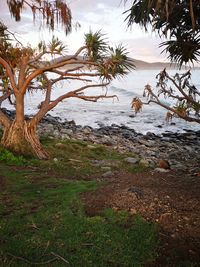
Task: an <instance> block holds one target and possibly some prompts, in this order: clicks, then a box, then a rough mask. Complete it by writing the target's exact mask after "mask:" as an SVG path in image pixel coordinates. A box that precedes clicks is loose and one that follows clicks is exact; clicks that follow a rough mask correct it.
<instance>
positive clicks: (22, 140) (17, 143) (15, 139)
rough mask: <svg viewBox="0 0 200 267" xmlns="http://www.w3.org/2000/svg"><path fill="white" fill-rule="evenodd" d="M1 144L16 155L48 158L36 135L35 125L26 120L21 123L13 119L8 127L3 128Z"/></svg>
mask: <svg viewBox="0 0 200 267" xmlns="http://www.w3.org/2000/svg"><path fill="white" fill-rule="evenodd" d="M1 144H2V145H3V146H4V147H5V148H6V149H8V150H10V151H12V152H13V153H15V154H18V155H24V156H35V157H37V158H39V159H48V158H49V155H48V153H47V152H46V151H45V149H44V148H43V147H42V145H41V143H40V141H39V138H38V136H37V133H36V125H33V124H30V123H29V122H26V121H24V122H23V123H17V122H16V121H13V123H12V124H11V126H10V127H9V128H5V129H4V134H3V137H2V140H1Z"/></svg>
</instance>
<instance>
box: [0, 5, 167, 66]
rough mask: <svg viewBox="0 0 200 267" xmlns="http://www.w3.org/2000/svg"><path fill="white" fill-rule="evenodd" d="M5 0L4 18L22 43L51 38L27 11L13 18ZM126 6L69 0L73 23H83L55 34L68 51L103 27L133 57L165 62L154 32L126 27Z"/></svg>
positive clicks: (113, 42)
mask: <svg viewBox="0 0 200 267" xmlns="http://www.w3.org/2000/svg"><path fill="white" fill-rule="evenodd" d="M6 2H7V1H6V0H0V10H1V19H2V20H3V22H4V23H5V24H6V25H7V26H8V27H9V29H10V30H12V31H13V32H15V33H17V34H18V35H17V36H18V38H19V39H20V41H21V42H23V43H30V44H31V45H33V46H34V45H36V43H37V42H38V41H40V40H42V39H46V40H47V39H50V38H51V33H49V32H48V31H47V30H44V29H41V27H40V26H39V24H36V25H34V23H33V20H32V15H31V14H30V12H28V10H25V12H23V14H22V21H21V22H18V23H16V22H15V21H14V19H12V18H11V16H10V13H9V11H8V8H7V4H6ZM128 2H129V1H127V4H126V5H125V6H124V1H123V0H96V1H94V0H71V1H70V0H69V2H68V3H69V6H70V8H71V11H72V17H73V24H75V23H76V22H78V23H80V25H81V27H80V29H78V30H75V28H73V31H72V33H70V34H69V35H68V36H67V37H66V36H65V34H64V33H63V31H62V30H61V29H60V30H59V29H57V30H56V32H55V35H57V36H58V37H59V38H61V39H62V40H63V41H64V42H65V43H66V44H67V47H68V50H69V53H72V52H73V51H75V50H76V49H77V48H78V47H80V46H81V45H82V42H83V37H84V33H87V32H88V31H89V30H90V29H91V30H92V31H97V30H101V31H102V33H105V34H106V36H107V37H108V39H109V41H110V44H111V45H117V44H121V43H122V44H123V45H124V46H125V47H126V48H127V49H128V51H129V52H130V56H131V57H133V58H135V59H140V60H144V61H148V62H155V61H166V55H164V54H163V55H161V54H160V52H161V49H159V47H158V46H159V43H160V39H159V38H156V37H155V35H153V34H151V33H148V34H147V33H145V32H144V30H142V29H141V28H140V27H138V26H136V25H133V26H132V28H131V29H127V25H126V22H124V20H125V18H126V15H124V14H123V12H124V11H125V10H127V9H128V7H129V5H128Z"/></svg>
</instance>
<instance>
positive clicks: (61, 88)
mask: <svg viewBox="0 0 200 267" xmlns="http://www.w3.org/2000/svg"><path fill="white" fill-rule="evenodd" d="M176 72H177V71H175V70H170V71H169V73H170V74H175V73H176ZM179 72H181V73H183V72H185V71H179ZM158 73H159V70H136V71H132V72H131V73H130V74H129V75H127V76H126V77H125V78H122V79H116V80H114V81H113V82H112V84H111V85H109V86H108V87H107V88H104V89H102V88H101V87H98V88H88V89H87V90H86V91H85V95H99V94H105V93H106V94H107V95H116V96H117V97H115V98H113V99H110V98H109V99H100V100H98V102H88V101H83V100H81V99H76V98H69V99H66V100H63V101H62V102H61V103H60V104H58V105H57V106H56V107H55V108H54V109H53V110H52V111H50V112H49V113H50V114H51V115H53V116H58V117H60V118H61V119H62V120H65V119H67V120H74V121H75V122H76V124H78V125H82V126H85V125H89V126H91V127H95V128H98V127H100V126H102V125H105V126H107V125H112V124H117V125H125V126H127V127H129V128H132V129H134V130H136V131H137V132H141V133H146V132H153V133H157V134H159V133H162V132H165V131H171V132H184V131H185V130H200V124H198V123H191V122H186V121H184V120H182V119H178V118H173V120H172V122H167V121H166V120H165V116H166V110H165V109H163V108H162V107H160V106H159V105H156V104H150V105H145V106H143V108H142V111H141V112H140V113H138V114H137V115H135V113H134V111H133V110H132V108H131V101H132V99H133V98H134V97H142V95H143V90H144V86H145V85H146V84H150V85H151V86H152V87H153V88H155V86H156V81H157V80H156V78H155V77H156V75H157V74H158ZM199 76H200V70H194V71H192V82H193V84H194V85H195V86H196V87H197V88H200V77H199ZM80 86H81V83H80V82H79V81H77V82H76V81H65V82H61V83H59V84H57V85H56V87H55V88H54V89H53V92H52V99H56V98H57V97H58V96H59V95H61V94H63V93H64V92H68V91H69V90H73V89H77V88H79V87H80ZM44 97H45V94H43V93H42V92H37V93H36V94H33V95H31V94H30V95H29V94H28V95H27V96H26V101H25V102H26V105H25V106H26V114H28V115H33V114H35V113H36V112H37V111H38V108H37V106H38V104H39V103H40V102H41V101H42V100H44ZM143 100H145V99H143ZM163 101H165V103H166V104H168V105H172V103H171V102H170V100H169V99H163ZM6 107H8V104H6Z"/></svg>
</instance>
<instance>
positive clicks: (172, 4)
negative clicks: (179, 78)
mask: <svg viewBox="0 0 200 267" xmlns="http://www.w3.org/2000/svg"><path fill="white" fill-rule="evenodd" d="M125 2H126V0H125ZM125 13H126V14H128V15H127V17H126V21H127V24H128V26H129V27H130V26H132V25H133V24H134V23H136V24H139V25H140V26H141V27H142V28H144V29H145V30H146V31H147V30H148V29H149V28H148V26H151V29H152V31H154V32H156V33H158V34H159V35H160V36H164V37H167V36H168V37H169V38H170V39H171V41H167V42H164V43H162V44H161V45H164V46H166V49H165V51H167V52H169V54H170V56H169V58H170V59H171V60H175V61H176V62H177V63H178V64H179V65H182V64H183V63H187V62H189V61H192V62H193V61H198V58H199V56H200V52H199V50H200V38H199V32H200V1H199V0H188V1H182V0H170V1H166V0H134V1H133V3H132V5H131V8H130V9H128V10H127V11H126V12H125Z"/></svg>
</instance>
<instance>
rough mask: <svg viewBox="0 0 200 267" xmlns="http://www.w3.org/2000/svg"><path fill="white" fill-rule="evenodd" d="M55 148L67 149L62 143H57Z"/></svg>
mask: <svg viewBox="0 0 200 267" xmlns="http://www.w3.org/2000/svg"><path fill="white" fill-rule="evenodd" d="M55 147H57V148H61V149H63V148H66V147H65V145H64V144H62V143H57V144H55Z"/></svg>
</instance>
